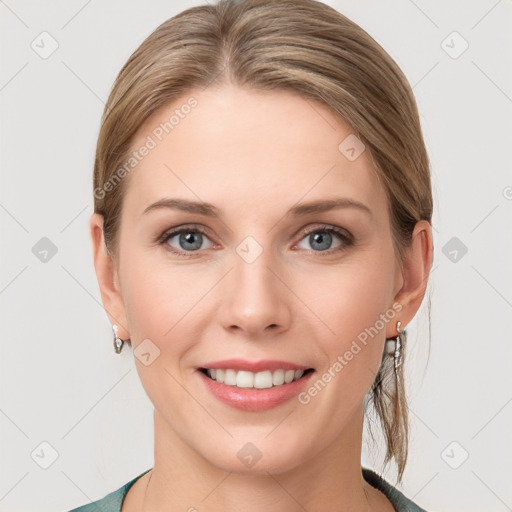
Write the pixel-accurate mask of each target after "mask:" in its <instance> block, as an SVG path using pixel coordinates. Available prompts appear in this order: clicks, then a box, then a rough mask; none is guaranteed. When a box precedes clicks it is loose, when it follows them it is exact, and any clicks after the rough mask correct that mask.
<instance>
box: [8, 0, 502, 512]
mask: <svg viewBox="0 0 512 512" xmlns="http://www.w3.org/2000/svg"><path fill="white" fill-rule="evenodd" d="M326 3H328V4H329V5H331V6H333V7H335V8H336V9H338V10H339V11H341V12H342V13H344V14H345V15H347V16H348V17H349V18H351V19H352V20H353V21H355V22H356V23H358V24H360V25H361V26H362V27H363V28H364V29H365V30H367V31H368V32H369V33H370V35H372V36H373V37H374V38H375V39H376V40H377V41H378V42H379V43H380V44H381V45H382V46H383V47H384V48H385V49H386V50H387V51H388V52H389V53H390V54H391V56H392V57H393V58H394V59H395V60H396V61H397V63H398V64H399V65H400V66H401V68H402V69H403V71H404V72H405V74H406V76H407V78H408V80H409V81H410V83H411V85H412V86H413V90H414V93H415V95H416V98H417V102H418V106H419V109H420V113H421V123H422V126H423V130H424V135H425V140H426V144H427V148H428V151H429V154H430V158H431V162H432V179H433V186H434V200H435V213H434V220H433V227H434V244H435V256H434V265H433V272H432V275H431V281H430V286H429V294H430V297H431V302H432V315H431V319H432V320H431V325H432V329H431V346H430V353H429V347H428V317H427V314H426V308H425V307H424V306H422V309H421V310H420V313H419V314H418V316H417V318H416V319H415V321H414V322H413V323H412V324H411V325H410V326H409V339H410V346H409V360H408V367H407V376H408V380H409V399H410V407H411V434H412V437H411V444H410V459H409V460H410V462H409V465H408V466H407V469H406V472H405V477H404V482H403V485H401V486H399V488H401V489H402V491H403V492H404V493H405V494H406V495H407V496H409V497H410V498H412V499H414V501H416V502H417V503H418V504H420V505H421V506H423V507H425V508H426V509H427V510H429V511H444V510H446V511H453V512H455V511H465V512H469V511H483V510H485V511H486V512H491V511H496V512H500V511H506V510H511V509H512V487H511V486H510V481H511V476H512V457H511V448H512V436H510V431H511V423H512V421H511V420H512V386H511V374H512V372H511V362H512V358H511V355H512V344H511V331H512V328H511V322H510V319H511V312H512V289H511V286H510V285H511V267H510V262H511V261H512V257H511V256H512V254H511V252H512V251H511V245H512V244H511V232H512V231H511V222H510V221H511V210H512V175H511V173H510V169H511V152H510V147H511V140H512V129H511V123H510V119H511V116H510V114H511V107H512V80H511V75H512V73H511V66H510V63H511V50H512V41H511V39H512V36H511V34H512V30H511V14H512V8H511V2H510V0H500V1H496V0H485V1H484V0H479V1H475V0H473V1H468V0H458V1H451V2H427V1H420V0H415V1H412V0H393V1H387V2H382V1H379V0H371V1H368V0H365V1H355V0H339V1H334V0H331V1H328V2H326ZM198 4H200V2H190V1H175V2H174V1H173V2H171V1H163V0H153V1H149V2H148V1H143V0H137V1H134V0H130V1H127V0H122V1H121V0H114V1H113V0H102V1H100V0H88V1H86V0H66V1H64V0H60V1H52V2H48V1H40V2H29V1H23V0H4V1H0V15H1V32H0V34H1V46H0V48H1V68H0V69H1V76H0V100H1V109H2V110H1V115H2V127H1V129H2V132H1V148H0V155H1V164H2V173H1V189H0V190H1V192H0V222H1V237H2V238H1V246H0V247H1V253H0V254H1V256H0V257H1V275H0V302H1V313H2V317H1V322H0V329H1V343H2V344H1V349H2V353H1V357H0V364H1V386H0V392H1V403H0V427H1V437H0V439H1V441H0V442H1V450H2V451H1V462H0V468H1V469H0V471H1V480H0V510H1V511H12V512H21V511H35V510H38V511H40V512H50V511H52V512H58V511H65V510H69V509H71V508H73V507H75V506H78V505H81V504H84V503H87V502H89V501H90V500H96V499H99V498H101V497H103V496H105V495H106V494H107V493H109V492H111V491H113V490H115V489H117V488H119V487H120V486H121V485H123V484H124V483H126V482H127V481H128V480H130V479H132V478H134V477H135V476H137V475H139V474H140V473H142V472H143V471H145V470H146V469H149V468H150V467H151V466H152V464H153V431H152V421H153V417H152V406H151V403H150V402H149V399H148V398H147V397H146V395H145V393H144V391H143V389H142V386H141V384H140V382H139V379H138V375H137V372H136V369H135V365H134V362H133V353H132V351H131V349H130V348H129V347H128V348H125V349H124V350H123V353H122V354H121V355H116V354H115V353H114V350H113V347H112V337H111V336H112V331H111V327H110V324H109V322H108V318H107V316H106V314H105V312H104V310H103V308H102V306H101V300H100V294H99V290H98V286H97V281H96V276H95V274H94V267H93V262H92V251H91V245H90V241H89V232H88V220H89V217H90V215H91V213H92V211H93V202H92V199H93V196H92V168H93V158H94V149H95V143H96V137H97V134H98V130H99V122H100V118H101V114H102V111H103V107H104V102H105V101H106V99H107V96H108V93H109V90H110V87H111V85H112V83H113V81H114V78H115V76H116V75H117V73H118V72H119V70H120V69H121V67H122V65H123V64H124V63H125V61H126V60H127V58H128V57H129V55H130V54H131V53H132V52H133V51H134V50H135V49H136V47H137V46H138V45H139V44H140V43H141V42H142V41H143V39H144V38H145V37H147V36H148V35H149V34H150V33H151V32H152V31H153V30H154V29H155V28H156V27H157V26H158V25H159V24H160V23H162V22H163V21H164V20H166V19H167V18H169V17H171V16H173V15H175V14H177V13H178V12H180V11H182V10H183V9H185V8H188V7H191V6H193V5H198ZM43 32H45V33H46V34H41V33H43ZM41 38H44V41H45V42H44V43H43V44H41V42H40V41H41ZM38 41H39V43H38ZM466 46H467V48H466ZM43 47H44V48H43ZM53 50H54V51H53ZM52 51H53V53H51V55H46V54H45V52H47V53H50V52H52ZM42 247H43V248H44V250H46V251H48V252H47V253H44V254H45V256H44V257H43V256H42V249H41V248H42ZM43 260H44V261H43ZM381 459H382V453H381V452H379V451H378V450H377V451H375V450H373V451H372V450H366V449H365V452H364V462H365V464H367V465H370V466H371V467H374V468H376V469H377V470H379V469H380V468H381V466H380V461H381ZM45 466H46V467H45ZM394 475H395V473H394V471H393V468H389V469H388V470H386V471H385V472H384V476H385V477H387V478H389V480H390V481H392V482H394V480H393V478H394Z"/></svg>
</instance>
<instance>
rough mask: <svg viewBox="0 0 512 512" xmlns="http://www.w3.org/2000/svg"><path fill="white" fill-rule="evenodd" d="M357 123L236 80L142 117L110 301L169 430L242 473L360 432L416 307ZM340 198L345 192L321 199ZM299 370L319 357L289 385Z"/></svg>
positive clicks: (286, 464) (301, 459)
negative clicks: (404, 300) (375, 386)
mask: <svg viewBox="0 0 512 512" xmlns="http://www.w3.org/2000/svg"><path fill="white" fill-rule="evenodd" d="M191 98H194V99H191ZM184 105H189V107H186V106H184ZM176 110H177V112H176ZM173 115H174V117H173V118H171V116H173ZM170 119H171V120H170ZM166 122H167V124H165V123H166ZM351 133H352V130H351V129H350V127H349V126H348V125H347V124H345V123H344V122H342V121H341V120H340V119H338V118H337V117H335V116H334V115H333V113H331V112H330V110H329V109H328V108H326V107H324V106H322V105H321V104H319V103H316V102H311V101H308V100H305V99H304V98H302V97H299V96H298V95H295V94H293V93H290V92H285V91H279V92H265V93H263V92H255V91H248V90H242V89H239V88H236V87H234V86H227V85H225V86H222V87H220V88H212V87H210V88H207V89H205V90H200V89H197V90H193V91H191V92H190V94H187V95H185V96H183V97H182V98H181V99H180V100H178V101H176V102H174V103H173V104H172V105H169V106H167V107H165V108H162V109H161V110H160V111H159V112H158V113H157V114H155V115H154V116H153V117H151V118H150V119H149V120H148V121H147V122H146V123H145V124H144V126H143V127H142V128H141V130H140V131H139V132H138V135H137V137H136V139H135V140H134V142H133V147H132V148H133V150H134V151H137V152H138V153H137V155H138V156H136V158H137V159H138V160H140V161H139V162H138V164H137V166H136V167H135V168H134V169H133V170H132V171H131V172H130V174H129V175H128V176H127V177H126V178H124V179H127V180H128V182H127V183H126V184H127V189H126V195H125V198H124V203H123V210H122V219H121V227H120V232H119V255H120V261H119V267H118V268H117V271H118V276H116V281H117V283H118V286H119V298H118V301H117V303H116V302H115V300H114V303H112V304H111V305H110V306H111V309H112V310H113V311H115V312H116V318H117V319H118V320H119V319H122V321H121V322H120V323H121V324H122V325H124V326H125V327H127V331H123V330H120V332H119V335H120V337H123V335H124V337H126V338H127V337H130V339H131V342H132V346H133V349H134V354H135V357H136V359H135V361H136V365H137V369H138V372H139V375H140V378H141V381H142V384H143V386H144V389H145V390H146V392H147V394H148V396H149V398H150V399H151V401H152V402H153V404H154V407H155V435H156V437H157V438H158V439H160V441H162V440H164V439H166V440H172V441H170V442H172V443H174V445H175V446H178V445H179V446H180V447H181V448H182V449H183V450H187V451H189V453H190V454H193V455H192V456H194V457H200V458H201V460H203V461H204V460H206V461H208V462H210V463H211V464H213V465H214V466H217V467H220V468H222V469H224V470H227V471H235V472H244V471H245V472H264V471H273V472H280V471H284V470H288V469H292V468H293V467H295V466H298V465H299V464H302V463H305V462H306V461H308V460H313V459H314V457H316V456H319V455H320V454H321V453H323V452H325V449H327V448H332V449H334V447H336V446H338V447H341V446H345V448H347V447H350V446H354V439H355V438H357V436H358V435H360V430H361V418H362V406H363V402H364V397H365V395H366V393H367V391H368V389H369V387H370V386H371V384H372V382H373V381H374V378H375V375H376V372H377V370H378V367H379V364H380V362H381V359H382V353H383V349H384V342H385V338H386V337H392V336H395V335H396V322H397V320H401V321H402V325H404V320H409V319H410V316H412V315H409V318H407V319H405V318H404V316H405V314H406V312H405V309H404V310H403V311H402V312H401V313H400V312H399V311H400V309H401V308H402V305H401V304H399V303H398V302H397V294H398V292H399V291H400V289H401V287H402V284H403V278H402V273H401V272H400V268H399V266H398V262H397V260H396V258H395V253H394V250H393V246H392V239H391V231H390V224H389V217H388V213H387V203H386V196H385V191H384V189H383V187H382V186H381V184H380V182H379V181H378V179H377V176H376V174H375V172H374V170H373V169H372V164H371V162H370V159H369V154H368V151H364V150H363V149H364V148H363V147H362V146H361V145H360V144H361V143H360V142H359V141H358V140H357V139H355V138H354V136H350V134H351ZM347 137H349V139H346V138H347ZM344 141H345V142H344ZM340 144H341V146H340ZM143 146H145V147H146V148H147V150H140V148H142V147H143ZM362 150H363V151H362ZM361 151H362V152H361ZM359 153H360V154H359ZM165 201H167V202H168V205H172V204H171V201H179V203H177V202H176V203H174V204H175V205H178V204H179V205H181V206H182V207H181V208H178V207H169V206H165ZM325 201H340V206H338V207H336V208H323V207H321V206H317V207H313V206H308V205H312V204H317V205H321V204H323V202H325ZM159 204H160V206H158V205H159ZM331 229H333V230H335V231H326V230H331ZM178 230H182V233H181V235H180V233H171V232H176V231H178ZM338 232H339V233H338ZM107 309H108V308H107ZM407 314H408V313H407ZM113 323H115V322H113ZM235 360H236V361H235ZM207 368H209V369H216V370H217V371H216V372H215V376H216V378H218V379H219V380H222V379H224V380H226V381H227V384H226V383H221V382H217V381H214V380H213V379H212V378H211V377H209V376H208V375H206V374H205V372H204V369H207ZM228 369H229V370H230V371H228ZM295 369H309V370H308V371H306V372H305V373H304V375H303V376H302V378H299V380H297V381H296V382H295V383H289V384H286V383H285V384H281V385H280V383H281V382H282V380H283V377H285V378H286V376H287V375H288V377H287V378H288V379H289V378H290V375H293V377H294V378H295V376H296V375H297V376H300V372H298V373H297V374H295V373H294V372H293V371H292V372H291V373H290V370H295ZM219 370H223V371H219ZM231 370H234V371H231ZM238 370H242V371H241V372H240V373H237V371H238ZM250 370H252V373H251V372H250ZM281 370H287V372H288V373H286V372H283V371H281ZM236 379H238V381H237V380H236ZM255 381H256V384H257V385H258V386H262V387H259V388H252V387H251V385H252V386H254V382H255ZM235 382H237V383H238V385H233V384H234V383H235ZM244 386H249V387H244ZM268 386H272V387H268ZM354 436H355V437H354ZM158 439H157V442H158ZM349 439H350V440H351V443H352V444H350V443H348V440H349ZM343 443H345V444H343ZM353 449H354V450H357V449H358V450H360V446H358V445H357V443H355V448H353ZM253 466H254V469H253Z"/></svg>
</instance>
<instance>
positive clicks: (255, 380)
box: [201, 368, 313, 389]
mask: <svg viewBox="0 0 512 512" xmlns="http://www.w3.org/2000/svg"><path fill="white" fill-rule="evenodd" d="M201 371H203V373H206V375H208V377H210V378H211V379H213V380H215V381H217V382H220V383H221V384H226V385H227V386H236V387H237V388H255V389H268V388H271V387H274V386H282V385H284V384H290V383H291V382H294V381H297V380H299V379H300V378H301V377H302V376H303V375H304V373H306V372H309V371H313V370H312V369H311V368H309V369H307V370H284V369H277V370H274V371H271V370H264V371H261V372H256V373H255V372H250V371H247V370H238V371H237V370H234V369H231V368H228V369H223V368H208V369H206V368H203V369H202V370H201Z"/></svg>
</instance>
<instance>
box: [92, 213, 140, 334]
mask: <svg viewBox="0 0 512 512" xmlns="http://www.w3.org/2000/svg"><path fill="white" fill-rule="evenodd" d="M89 228H90V235H91V242H92V248H93V256H94V268H95V270H96V278H97V279H98V284H99V287H100V293H101V301H102V302H103V307H104V308H105V312H106V313H107V315H108V319H109V321H110V323H111V324H112V325H113V324H116V325H117V327H118V333H117V334H118V336H119V337H120V338H121V339H123V340H127V339H128V338H129V337H130V333H129V330H128V322H127V320H126V311H125V307H124V302H123V297H122V294H121V289H120V287H119V276H118V273H117V269H116V265H115V262H114V261H113V259H112V257H111V256H110V254H109V253H108V252H107V250H106V247H105V238H104V235H103V216H102V215H100V214H99V213H93V214H92V216H91V219H90V221H89Z"/></svg>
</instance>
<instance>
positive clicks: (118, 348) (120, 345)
mask: <svg viewBox="0 0 512 512" xmlns="http://www.w3.org/2000/svg"><path fill="white" fill-rule="evenodd" d="M112 330H113V331H114V350H115V351H116V354H120V353H121V350H123V345H124V340H122V339H121V338H119V336H118V335H117V325H116V324H114V325H113V326H112Z"/></svg>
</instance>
